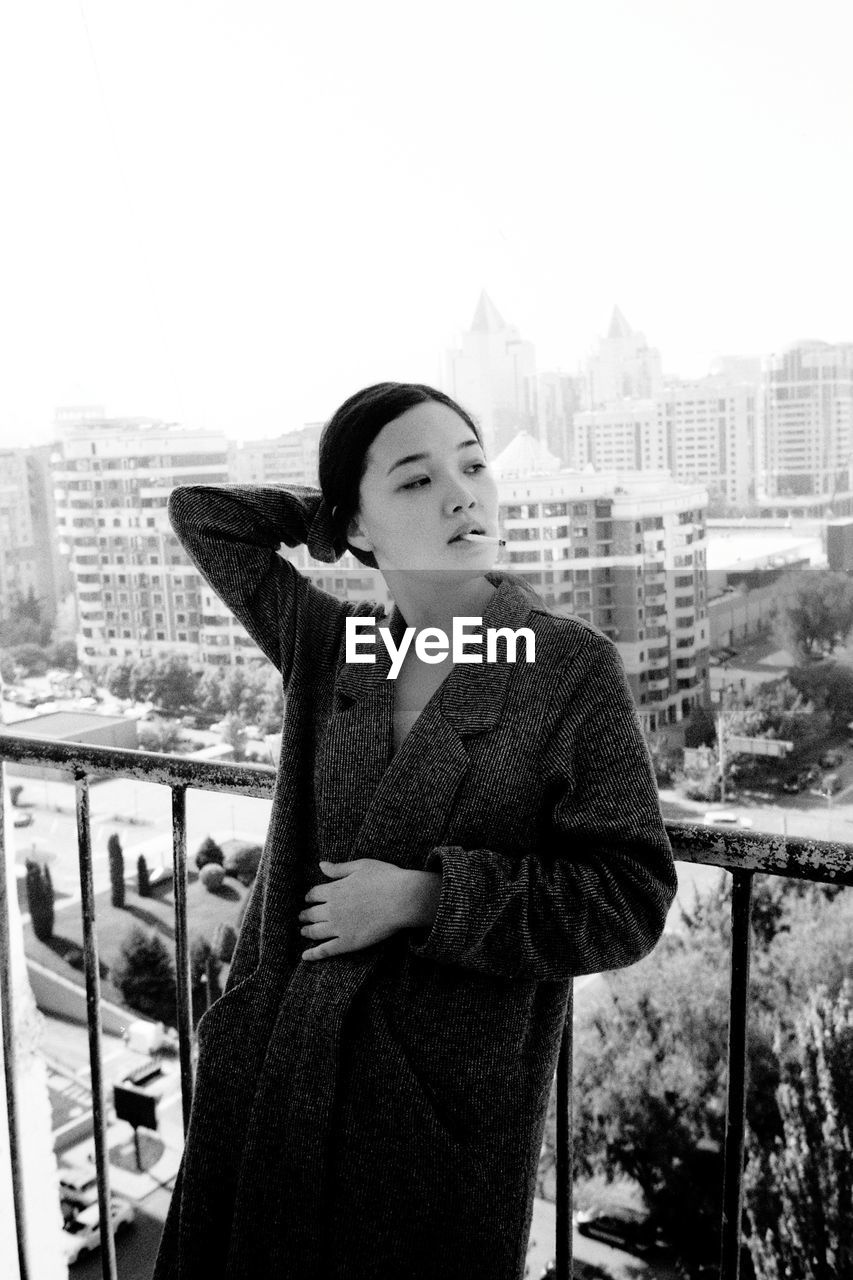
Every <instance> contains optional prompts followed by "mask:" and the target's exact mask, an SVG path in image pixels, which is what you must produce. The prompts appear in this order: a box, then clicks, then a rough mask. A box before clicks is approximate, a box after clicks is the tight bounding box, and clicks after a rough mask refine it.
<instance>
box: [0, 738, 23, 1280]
mask: <svg viewBox="0 0 853 1280" xmlns="http://www.w3.org/2000/svg"><path fill="white" fill-rule="evenodd" d="M5 785H6V784H5V776H4V769H3V761H2V759H0V1012H2V1015H3V1071H4V1079H5V1083H6V1119H7V1122H8V1130H9V1155H10V1158H11V1163H12V1199H13V1201H14V1204H15V1230H16V1232H17V1242H18V1270H19V1271H20V1275H21V1280H30V1270H29V1264H28V1261H27V1259H28V1258H29V1252H28V1249H27V1219H26V1212H25V1209H24V1171H23V1167H22V1158H23V1157H22V1151H21V1143H20V1134H19V1132H18V1114H19V1113H18V1072H17V1055H16V1053H15V1010H14V1005H13V999H14V992H13V990H12V939H11V930H10V927H9V897H8V891H7V885H8V883H9V881H8V879H7V877H8V867H7V865H6V815H5V795H6V791H5Z"/></svg>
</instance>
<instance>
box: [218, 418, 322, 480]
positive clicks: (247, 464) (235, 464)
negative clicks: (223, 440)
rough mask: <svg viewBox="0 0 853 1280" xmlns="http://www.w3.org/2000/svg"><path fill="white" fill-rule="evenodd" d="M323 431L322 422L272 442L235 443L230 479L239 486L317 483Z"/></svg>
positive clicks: (232, 444) (231, 450) (230, 455)
mask: <svg viewBox="0 0 853 1280" xmlns="http://www.w3.org/2000/svg"><path fill="white" fill-rule="evenodd" d="M321 431H322V424H321V423H311V424H309V425H308V426H306V427H303V428H302V429H301V430H300V431H288V432H286V433H284V434H283V435H279V436H274V437H271V438H270V439H269V440H243V441H241V442H240V443H236V442H235V441H231V442H230V444H229V446H228V475H229V478H230V479H231V480H232V481H233V482H234V483H235V484H316V483H317V461H318V449H319V444H320V432H321ZM306 477H313V479H306Z"/></svg>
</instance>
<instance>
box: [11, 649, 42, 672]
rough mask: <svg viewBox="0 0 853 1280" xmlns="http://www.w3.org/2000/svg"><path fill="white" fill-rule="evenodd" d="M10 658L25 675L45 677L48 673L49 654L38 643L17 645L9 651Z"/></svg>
mask: <svg viewBox="0 0 853 1280" xmlns="http://www.w3.org/2000/svg"><path fill="white" fill-rule="evenodd" d="M9 656H10V657H11V659H12V662H13V663H14V665H15V666H17V667H21V668H22V669H23V671H24V674H25V675H28V676H43V675H44V673H45V672H46V671H47V654H46V653H45V651H44V649H43V648H42V646H41V645H40V644H39V643H38V642H36V641H32V642H26V643H21V644H16V645H15V646H14V648H11V649H10V650H9Z"/></svg>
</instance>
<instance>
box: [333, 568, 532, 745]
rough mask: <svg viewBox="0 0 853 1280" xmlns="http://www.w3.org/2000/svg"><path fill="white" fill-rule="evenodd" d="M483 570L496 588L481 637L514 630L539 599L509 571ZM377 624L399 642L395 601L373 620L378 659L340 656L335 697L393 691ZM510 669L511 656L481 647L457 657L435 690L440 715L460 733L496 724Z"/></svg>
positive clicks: (401, 626) (402, 623) (401, 625)
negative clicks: (472, 657)
mask: <svg viewBox="0 0 853 1280" xmlns="http://www.w3.org/2000/svg"><path fill="white" fill-rule="evenodd" d="M483 576H484V577H485V578H486V579H487V580H488V581H489V582H491V583H492V584H493V586H495V587H496V588H497V590H496V591H495V592H494V593H493V595H492V597H491V599H490V600H489V601H488V603H487V604H486V608H485V610H484V612H483V622H482V633H483V636H484V639H485V632H486V629H487V628H489V627H509V628H511V629H512V630H516V629H517V628H518V627H521V626H524V624H525V621H526V619H527V617H528V614H529V613H530V612H531V610H532V609H534V608H535V607H536V605H537V604H538V603H539V601H538V599H537V597H536V596H535V594H534V593H533V591H532V590H531V588H529V587H528V586H527V584H526V583H525V582H524V581H523V579H518V578H515V577H512V576H509V575H505V574H500V573H494V572H491V573H486V574H484V575H483ZM380 625H382V626H387V627H388V629H389V630H390V632H391V636H392V638H393V640H394V643H395V644H397V645H399V643H400V641H401V639H402V637H403V634H404V632H405V629H406V626H407V625H408V624H407V622H406V620H405V618H404V617H403V615H402V613H401V612H400V610H399V608H398V607H397V605H396V604H395V605H394V607H393V609H392V611H391V614H390V621H389V620H388V618H387V617H386V616H383V617H381V618H379V619H378V620H377V635H376V643H375V645H374V650H373V651H374V654H375V657H376V661H375V662H373V663H360V662H357V663H347V662H345V661H344V662H343V663H342V664H341V667H340V669H339V673H338V677H337V680H336V682H335V694H336V696H337V697H339V698H341V699H345V700H348V701H350V702H361V701H363V700H364V699H365V698H371V697H381V698H384V697H387V698H391V697H392V695H393V687H394V681H393V680H390V679H388V672H389V671H390V669H391V657H390V655H389V653H388V650H387V649H386V647H385V644H384V643H383V641H382V639H381V637H380V636H379V635H378V626H380ZM511 671H512V664H511V663H509V662H506V661H503V660H501V661H498V662H494V663H488V662H486V661H485V650H483V661H482V662H481V663H458V664H457V665H456V666H455V667H454V668H453V670H452V671H451V672H450V674H449V675H448V677H447V679H446V680H445V681H444V683H443V684H442V686H441V688H440V691H439V708H440V711H441V714H442V716H443V717H444V718H445V719H446V720H447V721H448V722H449V723H450V724H451V725H452V726H453V727H454V728H455V729H456V731H457V732H458V733H459V734H460V735H465V734H471V733H480V732H482V731H483V730H486V729H491V728H494V726H495V725H496V724H497V722H498V720H499V718H500V713H501V708H502V706H503V701H504V695H505V692H506V683H507V680H508V679H509V677H510V674H511ZM341 705H345V704H341Z"/></svg>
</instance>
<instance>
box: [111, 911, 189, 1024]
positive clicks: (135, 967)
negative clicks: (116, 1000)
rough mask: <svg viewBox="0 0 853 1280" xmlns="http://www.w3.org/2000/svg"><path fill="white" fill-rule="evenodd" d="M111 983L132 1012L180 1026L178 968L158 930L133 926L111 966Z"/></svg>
mask: <svg viewBox="0 0 853 1280" xmlns="http://www.w3.org/2000/svg"><path fill="white" fill-rule="evenodd" d="M111 976H112V980H113V982H114V983H115V985H116V986H117V987H118V989H119V991H120V992H121V994H122V996H123V997H124V999H125V1000H126V1002H127V1003H128V1004H129V1005H130V1007H131V1008H132V1009H136V1010H137V1012H138V1013H141V1014H144V1015H145V1016H146V1017H149V1018H154V1019H155V1020H157V1021H160V1022H165V1023H167V1024H168V1025H169V1026H170V1027H174V1026H175V1025H176V1024H177V1020H178V1019H177V996H176V991H175V966H174V964H173V962H172V957H171V955H170V954H169V951H168V948H167V947H166V944H165V942H164V941H163V939H162V938H161V936H160V934H159V933H157V932H156V930H153V929H152V930H151V932H150V933H146V932H145V930H144V929H141V928H140V927H139V925H136V924H135V925H133V926H132V928H131V929H130V931H129V932H128V933H127V934H126V935H125V938H124V940H123V942H122V944H121V949H120V951H119V956H118V959H117V960H116V962H115V964H114V965H113V967H112V974H111Z"/></svg>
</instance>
